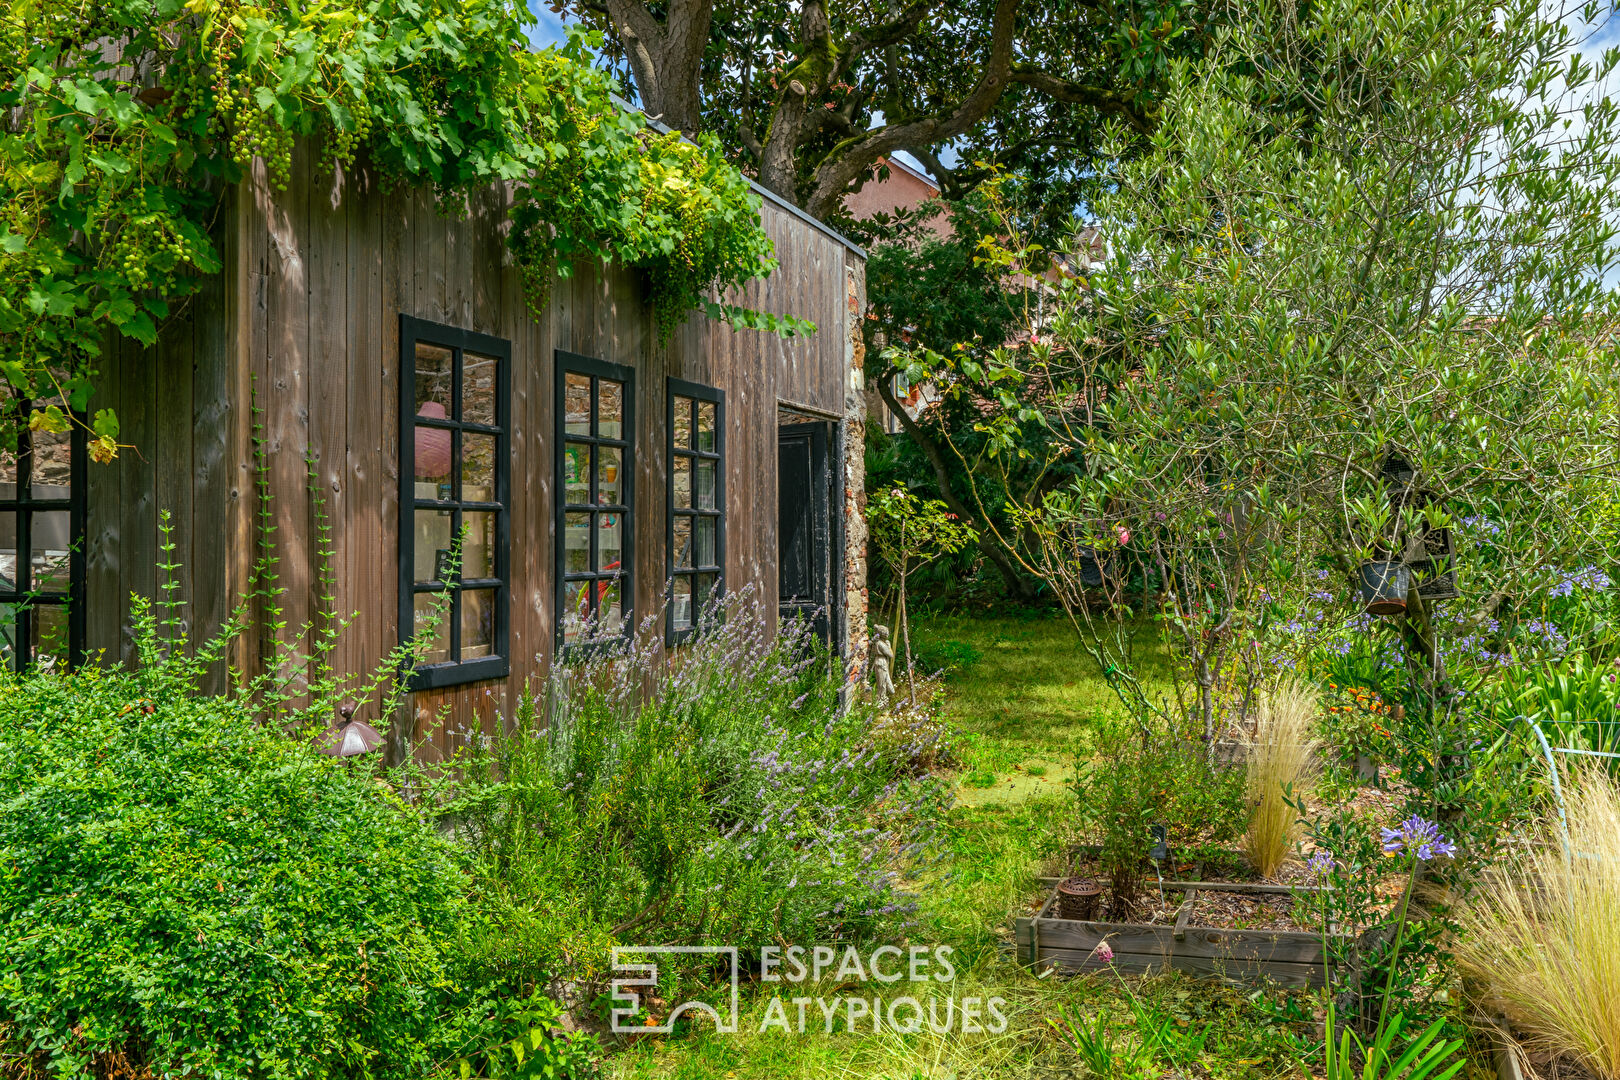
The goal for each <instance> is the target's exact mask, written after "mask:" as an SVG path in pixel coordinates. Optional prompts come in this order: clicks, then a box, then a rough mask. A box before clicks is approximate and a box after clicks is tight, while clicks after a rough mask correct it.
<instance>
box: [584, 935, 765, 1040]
mask: <svg viewBox="0 0 1620 1080" xmlns="http://www.w3.org/2000/svg"><path fill="white" fill-rule="evenodd" d="M670 953H676V954H683V953H684V954H687V955H697V956H724V957H726V958H727V959H728V960H729V961H730V962H731V1007H730V1009H729V1010H727V1012H726V1015H725V1016H722V1015H721V1014H720V1010H718V1009H716V1008H715V1007H714V1006H713V1005H710V1004H709V1003H708V1002H706V1001H683V1002H681V1003H680V1004H679V1005H677V1006H675V1007H674V1008H673V1009H671V1010H670V1012H669V1015H668V1016H666V1017H665V1018H664V1022H663V1023H662V1024H658V1025H656V1026H648V1025H642V1024H630V1023H626V1022H625V1021H627V1020H628V1019H629V1018H630V1017H633V1016H635V1015H636V1014H637V1013H638V1012H640V1011H641V995H640V994H638V993H636V992H635V991H634V990H633V989H630V988H631V987H636V986H657V985H658V965H657V964H655V963H636V962H635V958H637V957H653V956H658V955H660V954H670ZM613 970H614V971H616V972H624V973H625V974H626V975H630V976H634V977H633V978H621V979H614V980H613V983H612V987H611V990H612V992H611V998H612V1000H613V1001H614V1002H616V1003H617V1002H625V1003H626V1007H623V1008H620V1007H617V1006H615V1008H614V1009H613V1014H612V1023H613V1031H614V1033H615V1034H619V1035H627V1034H631V1033H633V1032H642V1033H653V1032H655V1033H657V1034H660V1035H668V1034H669V1033H670V1032H671V1031H672V1030H673V1029H674V1027H675V1020H676V1018H678V1017H679V1016H680V1015H681V1014H682V1013H683V1012H687V1011H689V1010H690V1011H691V1012H694V1013H697V1012H704V1013H708V1014H709V1016H710V1017H711V1018H712V1019H713V1020H714V1030H715V1031H717V1032H720V1033H722V1034H728V1035H729V1034H734V1033H735V1032H736V1030H737V974H738V972H737V947H736V946H735V945H615V946H614V947H613Z"/></svg>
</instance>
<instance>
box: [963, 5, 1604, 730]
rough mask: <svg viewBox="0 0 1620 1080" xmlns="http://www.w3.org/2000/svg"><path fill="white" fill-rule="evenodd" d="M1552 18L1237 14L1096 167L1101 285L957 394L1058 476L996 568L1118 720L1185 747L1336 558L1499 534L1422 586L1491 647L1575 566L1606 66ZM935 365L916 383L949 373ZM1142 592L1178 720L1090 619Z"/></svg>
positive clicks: (1422, 668) (1596, 357)
mask: <svg viewBox="0 0 1620 1080" xmlns="http://www.w3.org/2000/svg"><path fill="white" fill-rule="evenodd" d="M1579 16H1580V17H1575V15H1574V14H1573V13H1559V12H1551V11H1548V10H1546V9H1544V7H1543V5H1542V4H1541V3H1540V2H1539V0H1506V2H1505V3H1503V2H1501V0H1489V2H1487V0H1435V2H1429V0H1425V2H1423V3H1412V2H1394V3H1391V2H1387V0H1324V2H1321V3H1312V4H1298V3H1293V2H1275V0H1246V2H1245V3H1244V5H1243V6H1242V8H1241V9H1240V10H1237V11H1235V12H1234V17H1233V20H1232V22H1231V24H1230V25H1229V27H1228V28H1227V30H1226V31H1225V32H1224V33H1223V35H1222V36H1221V38H1220V39H1219V40H1218V42H1217V43H1216V45H1215V46H1214V47H1213V48H1212V49H1211V50H1210V51H1209V53H1208V54H1207V56H1206V57H1205V58H1204V59H1202V60H1201V61H1199V62H1197V63H1196V64H1194V63H1186V64H1182V65H1181V66H1180V67H1179V68H1178V69H1177V70H1176V72H1175V73H1174V74H1173V76H1172V80H1171V89H1170V91H1169V93H1168V95H1167V98H1166V101H1165V106H1164V111H1163V117H1162V122H1161V124H1160V126H1159V127H1158V128H1157V129H1156V130H1155V131H1154V133H1153V135H1152V148H1151V151H1150V152H1149V153H1146V154H1143V155H1140V156H1137V157H1131V156H1129V155H1126V154H1121V155H1119V157H1118V158H1117V160H1118V162H1119V164H1118V165H1117V167H1116V168H1115V170H1114V171H1113V173H1112V175H1111V177H1110V183H1108V184H1107V185H1105V186H1104V189H1103V191H1102V193H1101V194H1100V195H1099V197H1098V198H1097V200H1096V201H1095V203H1094V204H1093V206H1092V207H1091V210H1092V212H1093V213H1094V214H1095V218H1096V224H1097V225H1098V226H1100V227H1101V229H1102V230H1103V234H1104V236H1105V237H1106V239H1107V242H1108V248H1109V251H1108V256H1107V259H1106V265H1104V266H1103V267H1101V268H1100V269H1098V270H1096V271H1095V272H1093V273H1091V274H1089V275H1087V276H1086V278H1085V279H1084V280H1078V279H1077V280H1074V281H1071V282H1070V283H1069V284H1068V286H1067V287H1066V288H1065V289H1064V290H1063V293H1062V296H1061V298H1060V305H1059V307H1060V312H1059V316H1058V318H1057V321H1056V322H1055V324H1054V325H1053V326H1052V327H1051V331H1052V335H1051V340H1050V341H1044V342H1039V343H1037V344H1036V345H1034V346H1032V347H1031V349H1030V354H1029V355H1028V356H1025V357H1021V358H1019V361H1018V363H1016V364H1014V363H1013V362H1012V358H1010V357H1007V356H1005V355H1004V354H1003V355H1001V356H999V357H998V359H997V360H996V361H993V362H992V365H995V364H1000V365H1002V370H1001V371H999V372H998V371H991V372H990V373H988V374H987V375H985V376H984V378H985V379H986V380H988V381H991V382H994V381H995V379H996V378H997V377H998V376H1000V377H1003V380H1004V385H1005V386H1006V389H1004V390H1003V391H1001V393H1002V398H1003V402H1004V406H1005V407H1003V408H1002V409H1000V410H998V411H997V413H996V414H995V415H994V416H993V417H991V418H988V419H987V420H986V425H987V426H988V427H990V428H991V429H993V430H997V431H999V432H1000V433H1001V444H1002V445H1004V446H1009V447H1010V446H1013V445H1015V443H1017V441H1018V439H1019V437H1021V436H1022V435H1023V434H1024V433H1025V431H1026V430H1027V428H1028V427H1029V426H1030V425H1032V424H1035V425H1040V426H1042V427H1043V428H1044V429H1045V430H1046V431H1047V432H1048V436H1049V437H1048V439H1047V441H1046V447H1047V450H1046V454H1047V460H1048V461H1049V462H1050V463H1051V465H1052V467H1054V468H1055V467H1057V465H1058V464H1059V463H1065V462H1067V463H1071V464H1072V463H1074V462H1076V461H1078V462H1079V463H1080V466H1081V467H1080V468H1078V469H1075V470H1074V473H1073V477H1072V479H1067V480H1066V481H1065V482H1064V483H1062V484H1060V485H1058V486H1057V487H1055V488H1053V489H1050V490H1046V491H1043V493H1042V495H1041V497H1040V498H1039V499H1036V500H1029V501H1027V502H1025V503H1024V504H1023V505H1021V506H1020V507H1019V512H1020V514H1021V515H1022V518H1023V521H1024V523H1025V524H1026V525H1027V526H1028V527H1029V530H1030V532H1031V533H1032V534H1033V535H1036V536H1038V537H1039V538H1040V544H1039V545H1038V549H1037V550H1036V551H1035V552H1034V553H1032V554H1027V555H1025V556H1024V558H1026V559H1027V561H1028V565H1029V568H1030V569H1031V570H1033V571H1034V572H1036V573H1038V574H1040V575H1041V576H1042V577H1043V578H1044V579H1045V580H1046V581H1047V582H1048V583H1050V584H1051V585H1052V587H1053V589H1054V591H1055V592H1056V594H1057V595H1058V597H1059V598H1060V599H1061V600H1062V601H1063V603H1064V605H1065V607H1066V608H1067V609H1068V611H1069V613H1070V614H1071V616H1072V617H1073V618H1074V620H1075V622H1076V625H1077V627H1078V628H1080V629H1081V630H1082V633H1081V640H1082V642H1083V643H1084V644H1085V645H1086V647H1087V648H1088V649H1090V650H1091V651H1092V653H1093V655H1094V657H1095V658H1096V659H1097V661H1098V663H1099V664H1100V665H1101V666H1102V667H1103V669H1104V670H1105V671H1106V672H1107V673H1108V674H1109V677H1110V679H1111V680H1113V681H1114V683H1115V685H1116V687H1117V688H1118V689H1119V690H1120V693H1121V696H1122V697H1123V698H1124V699H1125V700H1126V703H1127V704H1128V705H1134V706H1136V707H1137V708H1136V711H1137V712H1138V714H1139V715H1143V714H1147V715H1152V714H1157V715H1159V716H1162V717H1163V718H1165V719H1166V720H1175V721H1177V722H1178V723H1182V724H1185V723H1187V722H1188V721H1191V723H1190V724H1189V725H1188V726H1189V727H1191V728H1196V729H1197V730H1198V732H1199V734H1201V735H1202V737H1203V738H1204V739H1205V740H1206V741H1209V740H1212V739H1213V738H1214V737H1215V736H1216V734H1217V733H1218V732H1217V728H1218V726H1219V722H1220V718H1221V714H1222V713H1223V711H1226V710H1233V711H1239V712H1241V711H1242V710H1243V708H1244V704H1245V702H1246V701H1247V699H1248V698H1250V697H1252V695H1253V692H1254V688H1255V685H1256V681H1257V680H1258V679H1260V678H1262V677H1263V675H1264V671H1265V664H1264V661H1265V660H1266V659H1268V656H1269V653H1270V652H1271V644H1270V643H1271V642H1273V641H1274V639H1275V638H1276V636H1277V632H1278V630H1279V629H1280V628H1281V626H1282V625H1284V624H1285V623H1287V622H1288V621H1289V620H1290V619H1291V618H1292V617H1293V616H1294V615H1296V614H1297V612H1298V611H1299V610H1300V609H1301V608H1302V607H1303V606H1304V605H1305V604H1306V603H1307V602H1311V597H1312V594H1315V598H1316V600H1315V602H1322V601H1324V600H1326V601H1328V603H1329V606H1330V607H1331V606H1335V605H1336V606H1337V608H1338V609H1339V610H1340V612H1341V613H1344V614H1348V609H1349V608H1350V607H1352V606H1353V605H1357V601H1356V599H1355V587H1356V580H1357V572H1358V569H1359V568H1360V567H1361V566H1362V565H1363V564H1364V563H1369V562H1373V561H1379V560H1382V561H1386V562H1393V563H1399V562H1402V561H1406V562H1411V561H1413V546H1414V545H1418V544H1423V543H1427V542H1430V541H1432V540H1434V539H1437V538H1438V539H1443V538H1444V536H1445V534H1444V533H1443V532H1442V531H1441V530H1445V529H1456V528H1457V526H1458V524H1459V522H1460V521H1461V520H1463V519H1464V518H1481V517H1483V518H1487V519H1489V520H1490V521H1492V522H1495V523H1497V524H1498V525H1499V526H1500V528H1501V531H1502V535H1501V536H1500V537H1499V538H1498V543H1497V544H1496V554H1495V555H1494V556H1493V559H1492V561H1491V563H1490V565H1489V572H1488V573H1486V572H1485V567H1484V564H1482V563H1480V562H1478V561H1477V560H1474V559H1472V558H1471V552H1470V551H1469V550H1468V548H1467V546H1466V545H1463V546H1460V547H1459V548H1458V550H1457V551H1456V553H1455V555H1454V556H1452V557H1449V558H1448V557H1445V556H1443V555H1442V556H1437V560H1438V561H1436V562H1431V563H1429V564H1428V569H1429V570H1431V571H1434V572H1444V571H1452V572H1455V574H1456V575H1457V579H1456V589H1455V592H1457V593H1458V594H1460V595H1458V596H1457V598H1455V599H1450V600H1447V601H1444V602H1445V603H1449V604H1450V605H1453V606H1452V608H1451V615H1450V617H1453V618H1455V617H1458V616H1460V617H1462V618H1464V619H1474V620H1477V621H1479V622H1480V623H1481V624H1486V623H1490V624H1492V625H1495V624H1496V622H1498V621H1499V617H1500V616H1502V615H1504V614H1505V613H1506V612H1507V611H1508V610H1509V609H1510V607H1511V605H1512V604H1513V603H1514V602H1516V601H1518V602H1522V601H1523V599H1524V598H1525V597H1527V596H1530V595H1532V594H1533V593H1534V592H1535V591H1536V590H1537V589H1544V588H1546V587H1547V585H1548V584H1549V583H1550V582H1551V581H1552V580H1554V575H1555V574H1556V573H1557V571H1558V569H1559V568H1560V567H1568V566H1571V565H1580V564H1581V563H1582V562H1584V561H1587V560H1591V559H1593V558H1594V557H1595V555H1596V553H1597V552H1598V549H1599V548H1600V547H1601V545H1602V544H1603V541H1604V536H1605V535H1606V533H1607V530H1608V529H1609V527H1610V525H1611V524H1612V520H1611V519H1612V514H1611V513H1610V510H1609V507H1610V506H1611V504H1612V502H1613V500H1612V496H1611V495H1610V492H1612V490H1613V487H1614V485H1615V483H1616V482H1617V481H1620V463H1617V460H1616V456H1617V447H1620V443H1617V436H1620V429H1617V424H1616V417H1617V412H1616V400H1615V390H1616V386H1615V381H1614V374H1613V372H1614V367H1615V349H1614V344H1613V340H1612V332H1613V326H1614V318H1615V315H1616V312H1617V307H1616V299H1615V295H1614V293H1613V291H1612V290H1611V289H1610V287H1609V286H1608V285H1607V284H1606V281H1607V276H1608V275H1610V274H1611V273H1612V272H1613V271H1614V269H1615V255H1616V226H1615V223H1616V221H1617V220H1620V215H1617V211H1620V207H1617V205H1616V203H1617V201H1620V186H1617V181H1620V153H1617V151H1616V145H1615V139H1616V135H1617V127H1616V123H1617V114H1616V107H1615V105H1614V104H1613V103H1612V102H1611V101H1610V100H1609V99H1608V98H1607V97H1605V96H1601V95H1600V94H1599V93H1598V92H1597V89H1598V87H1599V85H1600V83H1601V81H1602V80H1603V79H1604V78H1606V77H1607V76H1609V75H1610V74H1611V73H1612V72H1613V71H1614V70H1615V65H1616V60H1617V54H1616V52H1614V51H1611V52H1609V53H1608V54H1606V55H1604V56H1603V57H1602V59H1601V60H1600V61H1597V62H1593V61H1591V60H1589V59H1587V58H1584V57H1582V56H1581V55H1580V47H1581V38H1580V35H1581V32H1582V31H1581V28H1582V27H1583V26H1588V27H1589V26H1590V24H1591V23H1592V22H1593V20H1595V19H1596V18H1597V16H1598V11H1597V10H1596V9H1595V8H1594V9H1587V10H1585V11H1584V12H1581V13H1579ZM935 360H936V361H937V363H936V378H937V379H938V380H939V381H940V383H941V384H942V385H947V386H949V385H951V384H952V383H953V380H954V381H958V382H959V381H961V380H963V379H966V378H970V377H972V376H977V375H978V374H979V372H977V371H969V372H967V373H966V374H964V372H963V371H962V370H959V369H958V368H953V367H952V364H951V362H950V361H949V359H948V358H935ZM983 465H984V463H983V462H974V463H973V471H974V472H979V471H980V470H981V469H982V467H983ZM1324 578H1326V580H1325V581H1324V580H1323V579H1324ZM1446 584H1447V583H1446V582H1445V581H1444V580H1441V581H1438V582H1437V581H1435V580H1433V579H1430V580H1421V581H1420V580H1413V581H1412V582H1411V584H1410V586H1409V588H1408V589H1407V592H1406V595H1405V596H1404V597H1403V598H1401V599H1404V601H1405V610H1404V613H1403V614H1401V615H1399V616H1398V617H1397V618H1396V619H1395V625H1394V629H1395V630H1396V632H1398V633H1399V635H1400V637H1401V640H1402V642H1403V644H1404V647H1405V654H1406V655H1407V656H1408V658H1409V664H1410V680H1411V683H1412V685H1413V686H1414V687H1415V688H1417V689H1418V691H1419V692H1420V693H1421V695H1422V696H1424V697H1425V698H1426V700H1427V701H1428V702H1429V703H1430V704H1431V705H1432V704H1433V703H1435V702H1442V701H1445V700H1448V699H1449V698H1450V697H1451V696H1452V694H1453V688H1452V687H1451V686H1450V685H1449V684H1448V681H1447V674H1446V670H1445V667H1444V665H1443V662H1442V653H1441V649H1440V647H1439V643H1438V642H1437V640H1436V634H1435V628H1434V616H1435V608H1436V604H1437V603H1438V602H1439V601H1437V600H1436V599H1434V597H1435V596H1436V595H1444V594H1445V592H1446V591H1447V589H1446V587H1445V586H1446ZM1149 597H1151V598H1153V601H1154V602H1155V603H1157V604H1158V614H1159V616H1160V617H1161V625H1162V626H1163V628H1164V629H1165V630H1166V632H1167V640H1168V643H1169V645H1170V646H1171V650H1172V654H1173V656H1174V657H1175V659H1176V660H1177V662H1178V663H1177V665H1176V667H1177V670H1178V673H1179V674H1180V676H1181V678H1180V679H1179V680H1178V684H1177V685H1178V691H1177V698H1178V701H1179V705H1180V707H1179V708H1177V707H1176V706H1174V705H1172V704H1171V703H1170V702H1169V701H1167V700H1164V699H1163V698H1160V699H1157V700H1155V699H1153V697H1152V695H1150V694H1148V693H1147V692H1146V691H1145V690H1144V689H1143V687H1142V686H1141V685H1140V684H1139V683H1138V682H1137V681H1136V679H1135V677H1134V671H1135V668H1134V665H1133V664H1132V657H1131V654H1130V644H1131V627H1130V625H1129V624H1130V620H1129V619H1122V618H1119V617H1118V616H1120V615H1132V614H1135V612H1134V611H1132V605H1135V604H1141V603H1144V602H1145V599H1146V598H1149ZM1357 606H1358V605H1357ZM1104 614H1106V616H1107V617H1104ZM1183 688H1184V689H1185V690H1186V694H1185V696H1183V693H1182V689H1183Z"/></svg>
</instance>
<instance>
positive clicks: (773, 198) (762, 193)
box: [612, 94, 866, 260]
mask: <svg viewBox="0 0 1620 1080" xmlns="http://www.w3.org/2000/svg"><path fill="white" fill-rule="evenodd" d="M612 97H613V103H614V104H615V105H617V106H618V107H619V108H621V109H623V110H624V111H626V112H633V113H640V114H641V117H642V119H644V120H646V122H647V126H648V127H650V128H652V129H653V130H654V131H657V132H661V133H663V134H666V135H668V134H670V133H672V132H673V131H674V129H673V128H671V127H670V126H669V125H668V124H664V123H661V122H659V121H657V120H654V119H653V118H652V117H650V116H648V115H647V114H646V113H645V112H643V111H642V110H641V109H640V108H639V107H638V106H636V105H632V104H631V103H630V102H628V101H626V100H625V99H624V98H622V97H620V96H619V95H618V94H614V95H612ZM681 138H683V139H684V138H686V136H685V135H682V136H681ZM743 179H744V180H746V181H748V186H749V187H750V188H752V189H753V190H754V193H755V194H756V195H758V196H759V197H760V198H762V199H764V200H765V201H766V202H768V203H771V204H772V205H773V206H776V207H777V208H779V209H782V210H786V211H787V212H788V213H789V214H792V215H793V216H794V217H796V218H798V219H799V220H800V221H802V222H804V223H805V224H806V225H809V226H810V227H811V228H813V229H815V230H816V231H817V232H819V233H822V234H823V235H825V236H829V237H831V238H832V239H834V240H836V241H838V242H839V243H840V244H842V245H844V247H846V248H848V249H849V250H850V251H853V252H854V253H855V254H856V255H858V256H860V258H861V259H863V260H864V259H865V258H866V249H865V248H863V247H861V246H860V245H859V244H857V243H856V242H855V241H853V240H851V239H850V238H849V237H847V236H845V235H844V234H843V233H841V232H839V231H838V230H837V229H835V228H833V227H832V226H831V225H828V224H827V223H826V222H825V221H822V220H821V219H820V218H818V217H815V216H814V215H812V214H809V213H806V212H805V211H804V210H801V209H799V208H798V207H797V206H794V205H793V204H792V203H790V202H788V201H787V200H786V199H784V198H782V196H780V195H778V194H777V193H776V192H774V191H772V190H771V189H770V188H767V187H764V186H762V185H761V184H760V183H759V182H758V181H756V180H755V179H754V178H753V177H751V176H747V175H744V176H743Z"/></svg>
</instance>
